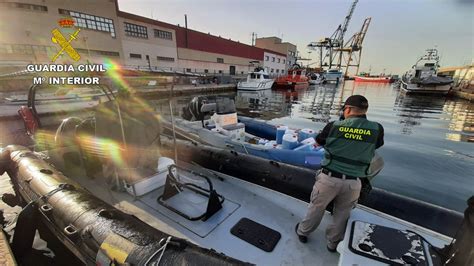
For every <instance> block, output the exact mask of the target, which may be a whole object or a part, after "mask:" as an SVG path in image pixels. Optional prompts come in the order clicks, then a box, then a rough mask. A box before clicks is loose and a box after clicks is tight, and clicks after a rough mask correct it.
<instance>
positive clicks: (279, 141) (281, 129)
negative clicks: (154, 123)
mask: <svg viewBox="0 0 474 266" xmlns="http://www.w3.org/2000/svg"><path fill="white" fill-rule="evenodd" d="M287 129H288V127H287V126H276V141H277V144H282V141H283V135H285V131H286V130H287Z"/></svg>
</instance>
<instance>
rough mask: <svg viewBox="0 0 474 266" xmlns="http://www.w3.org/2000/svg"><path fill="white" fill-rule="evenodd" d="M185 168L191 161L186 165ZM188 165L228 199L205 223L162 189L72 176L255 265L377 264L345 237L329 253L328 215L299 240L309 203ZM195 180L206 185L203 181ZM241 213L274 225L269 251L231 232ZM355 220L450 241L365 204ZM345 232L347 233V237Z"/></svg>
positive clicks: (147, 217) (193, 207)
mask: <svg viewBox="0 0 474 266" xmlns="http://www.w3.org/2000/svg"><path fill="white" fill-rule="evenodd" d="M187 167H191V166H189V165H188V166H187ZM192 168H194V169H193V170H195V171H196V172H200V173H202V174H204V175H206V176H208V177H209V178H210V179H211V181H212V183H213V185H214V188H215V189H216V190H217V192H218V193H219V194H220V195H222V196H224V197H225V199H226V200H225V203H224V204H223V209H221V210H220V211H219V212H218V213H216V214H215V215H214V216H213V217H211V218H210V219H209V220H208V221H206V222H203V221H195V222H192V221H189V220H186V219H185V218H183V217H181V216H179V215H177V214H176V213H174V212H172V211H170V210H168V209H166V208H165V207H163V206H162V205H160V204H158V203H157V201H156V199H157V198H158V196H159V195H161V193H162V188H159V189H157V190H154V191H152V192H150V193H148V194H145V195H143V196H141V197H139V198H137V199H135V200H134V198H133V197H132V196H131V195H129V194H127V193H126V192H113V191H109V190H108V189H107V185H106V184H105V182H103V180H100V179H94V180H91V179H89V178H86V177H81V178H77V179H75V181H77V182H79V183H80V184H81V185H83V186H84V187H85V188H87V189H88V190H89V191H90V192H91V193H93V194H94V195H96V196H98V197H99V198H101V199H102V200H104V201H106V202H109V203H110V204H112V205H114V206H115V207H117V208H119V209H121V210H123V211H125V212H127V213H129V214H133V215H135V216H136V217H138V218H139V219H141V220H143V221H144V222H146V223H148V224H150V225H151V226H153V227H155V228H157V229H159V230H161V231H164V232H166V233H168V234H171V235H173V236H176V237H180V238H185V239H188V240H190V241H192V242H194V243H196V244H198V245H201V246H203V247H205V248H212V249H215V250H217V251H219V252H222V253H224V254H226V255H228V256H231V257H234V258H237V259H240V260H242V261H246V262H250V263H255V264H257V265H338V264H339V265H381V263H380V262H376V261H373V260H370V259H367V258H364V257H362V256H359V255H356V254H354V253H352V252H351V251H350V250H349V249H348V248H347V242H341V243H340V244H339V246H338V251H339V252H340V253H341V254H342V255H341V260H340V256H339V253H330V252H328V251H327V250H326V240H325V236H324V231H325V228H326V227H327V225H328V223H329V221H330V219H331V216H330V215H329V214H326V215H325V217H324V218H323V221H322V223H321V225H320V227H319V228H318V229H317V230H316V231H315V232H314V233H313V234H311V235H310V237H309V241H308V243H306V244H303V243H300V242H299V241H298V238H297V236H296V234H295V231H294V230H295V225H296V223H297V222H299V221H300V220H301V218H302V217H303V216H304V214H305V212H306V208H307V203H305V202H303V201H300V200H297V199H294V198H291V197H289V196H286V195H283V194H281V193H278V192H275V191H272V190H269V189H266V188H263V187H260V186H257V185H254V184H251V183H248V182H246V181H242V180H239V179H236V178H232V177H230V176H227V175H223V174H219V176H220V177H222V178H223V181H222V180H219V179H218V178H217V177H216V176H217V175H216V174H214V173H213V172H212V173H211V171H209V170H206V169H202V168H197V167H194V166H193V167H192ZM73 176H80V175H73ZM189 176H190V177H192V176H191V175H189ZM197 180H202V179H197ZM197 184H198V185H200V186H203V187H206V188H207V183H205V182H203V183H197ZM184 197H186V196H184ZM170 200H171V199H170ZM178 201H179V200H178ZM178 201H176V202H174V204H175V205H176V204H177V205H182V204H185V203H186V202H187V203H188V204H189V205H188V206H185V207H184V209H183V210H186V212H191V213H193V212H194V214H198V213H200V212H201V211H203V210H204V209H205V204H206V203H207V202H206V201H205V200H204V198H199V197H196V196H195V195H194V196H193V195H191V196H190V197H188V198H187V200H186V199H185V200H181V202H178ZM170 203H171V202H170ZM199 203H202V204H204V207H203V206H200V207H199V206H198V205H199ZM194 214H193V215H194ZM244 217H246V218H249V219H251V220H253V221H256V222H258V223H260V224H263V225H265V226H267V227H269V228H272V229H274V230H276V231H278V232H279V233H280V234H281V239H280V240H279V242H278V244H277V245H276V247H275V249H274V250H273V251H272V252H265V251H263V250H261V249H259V248H257V247H255V246H253V245H251V244H249V243H247V242H245V241H243V240H241V239H239V238H237V237H235V236H234V235H232V234H231V233H230V229H231V228H232V227H233V226H234V225H235V224H236V223H237V222H238V221H239V220H240V219H241V218H244ZM353 220H361V221H367V222H370V223H374V224H380V225H385V226H393V227H394V228H400V229H407V228H410V229H411V230H413V231H417V232H418V233H420V234H421V235H423V236H424V237H426V238H427V239H428V240H430V241H432V243H433V244H435V245H439V246H442V245H443V244H446V243H448V242H449V240H450V239H449V238H447V237H443V236H441V235H439V234H436V233H434V232H430V231H428V230H425V229H423V228H419V227H417V226H414V225H412V224H409V223H407V222H404V221H401V220H398V219H396V218H393V217H391V216H388V215H385V214H382V213H380V212H377V211H374V210H372V209H369V208H365V207H363V206H362V207H361V206H359V207H357V208H356V209H354V210H353V211H352V214H351V218H350V221H349V223H348V226H350V224H351V222H352V221H353ZM348 230H349V229H348ZM349 231H350V230H349ZM349 231H347V232H346V239H347V238H348V234H349ZM346 241H347V240H346ZM382 265H383V264H382Z"/></svg>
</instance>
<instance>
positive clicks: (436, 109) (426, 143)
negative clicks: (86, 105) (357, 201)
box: [154, 81, 474, 211]
mask: <svg viewBox="0 0 474 266" xmlns="http://www.w3.org/2000/svg"><path fill="white" fill-rule="evenodd" d="M352 94H362V95H364V96H365V97H367V99H368V100H369V112H368V118H369V119H371V120H374V121H377V122H379V123H381V124H382V125H383V126H384V128H385V145H384V146H383V147H382V148H381V149H380V154H381V155H382V156H383V157H384V159H385V163H386V165H385V168H384V170H383V171H382V173H381V174H380V175H379V176H377V177H376V178H375V180H374V185H375V186H377V187H380V188H383V189H387V190H390V191H393V192H395V193H400V194H403V195H407V196H411V197H414V198H418V199H421V200H424V201H428V202H431V203H434V204H437V205H441V206H445V207H448V208H451V209H455V210H458V211H462V210H464V208H465V200H466V199H467V198H468V197H469V196H470V195H472V194H474V189H473V188H474V178H472V173H473V172H474V146H473V145H474V144H472V143H469V142H474V104H473V103H469V102H468V101H465V100H461V99H450V98H445V97H438V96H426V95H424V96H417V95H406V94H403V93H401V92H400V91H399V90H398V89H394V88H392V87H391V86H390V85H388V84H370V83H355V82H352V81H349V82H346V83H345V84H340V85H339V86H337V87H336V86H335V85H333V84H329V85H325V86H315V87H313V86H311V87H309V88H308V89H306V90H297V91H285V90H266V91H258V92H241V91H239V92H236V93H231V94H228V96H230V97H234V99H235V102H236V106H237V109H238V112H239V114H240V115H245V116H251V117H258V118H261V119H265V120H270V121H271V122H272V123H274V124H286V125H289V126H291V127H295V128H312V129H315V130H321V129H322V128H323V127H324V125H325V124H326V123H327V122H329V121H334V120H337V119H338V117H339V110H340V108H341V106H342V104H343V102H344V100H345V99H346V98H347V97H349V96H350V95H352ZM191 98H192V96H186V97H180V98H177V99H174V106H175V112H174V113H175V115H176V114H178V113H179V111H180V110H181V108H182V107H183V106H184V105H186V104H187V103H188V101H189V100H190V99H191ZM154 104H156V106H157V111H159V112H160V113H161V114H165V115H166V114H168V113H169V111H168V110H169V109H168V104H167V101H163V100H162V101H159V102H155V103H154ZM158 106H159V107H158Z"/></svg>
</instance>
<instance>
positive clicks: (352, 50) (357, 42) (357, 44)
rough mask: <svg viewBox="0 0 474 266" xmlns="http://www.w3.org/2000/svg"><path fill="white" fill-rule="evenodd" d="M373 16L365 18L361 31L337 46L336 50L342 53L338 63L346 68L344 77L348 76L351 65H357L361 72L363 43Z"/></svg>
mask: <svg viewBox="0 0 474 266" xmlns="http://www.w3.org/2000/svg"><path fill="white" fill-rule="evenodd" d="M371 20H372V18H370V17H368V18H366V19H365V20H364V23H363V24H362V28H361V29H360V31H359V32H356V33H354V35H352V37H351V38H350V39H349V40H348V41H347V42H346V43H345V44H344V46H343V47H341V48H335V49H334V51H335V52H336V53H337V52H338V53H340V56H339V60H338V62H337V65H338V66H340V68H341V69H342V68H345V71H344V77H347V74H348V72H349V68H350V67H356V73H355V74H357V73H359V66H360V60H361V57H362V43H363V42H364V38H365V35H366V34H367V30H368V29H369V25H370V21H371Z"/></svg>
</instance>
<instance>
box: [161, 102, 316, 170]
mask: <svg viewBox="0 0 474 266" xmlns="http://www.w3.org/2000/svg"><path fill="white" fill-rule="evenodd" d="M212 101H214V102H212V103H211V102H209V101H208V99H207V98H205V97H196V98H194V99H193V100H192V101H191V102H190V103H189V105H188V106H187V107H185V108H184V109H183V114H184V115H183V118H184V119H179V118H178V119H175V128H176V130H177V131H179V132H181V133H183V134H186V133H187V135H188V136H195V137H198V138H199V139H200V141H202V142H203V143H206V144H208V145H212V146H215V147H219V148H225V149H230V150H233V151H236V152H241V153H246V154H251V155H255V156H259V157H262V158H266V159H268V160H272V161H275V162H284V163H288V164H293V165H297V166H303V167H307V168H311V169H318V168H320V164H321V160H322V158H323V155H324V149H322V148H321V147H317V145H315V140H314V137H315V136H316V131H314V130H312V129H297V130H294V129H289V128H288V127H286V126H275V125H271V124H269V123H266V122H265V121H263V120H258V119H253V118H248V117H239V118H238V117H237V112H236V109H235V105H234V101H233V100H232V99H229V98H220V97H217V98H216V99H215V100H214V99H213V100H212ZM207 118H208V119H207ZM165 126H167V127H168V128H171V125H170V124H169V123H165Z"/></svg>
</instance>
